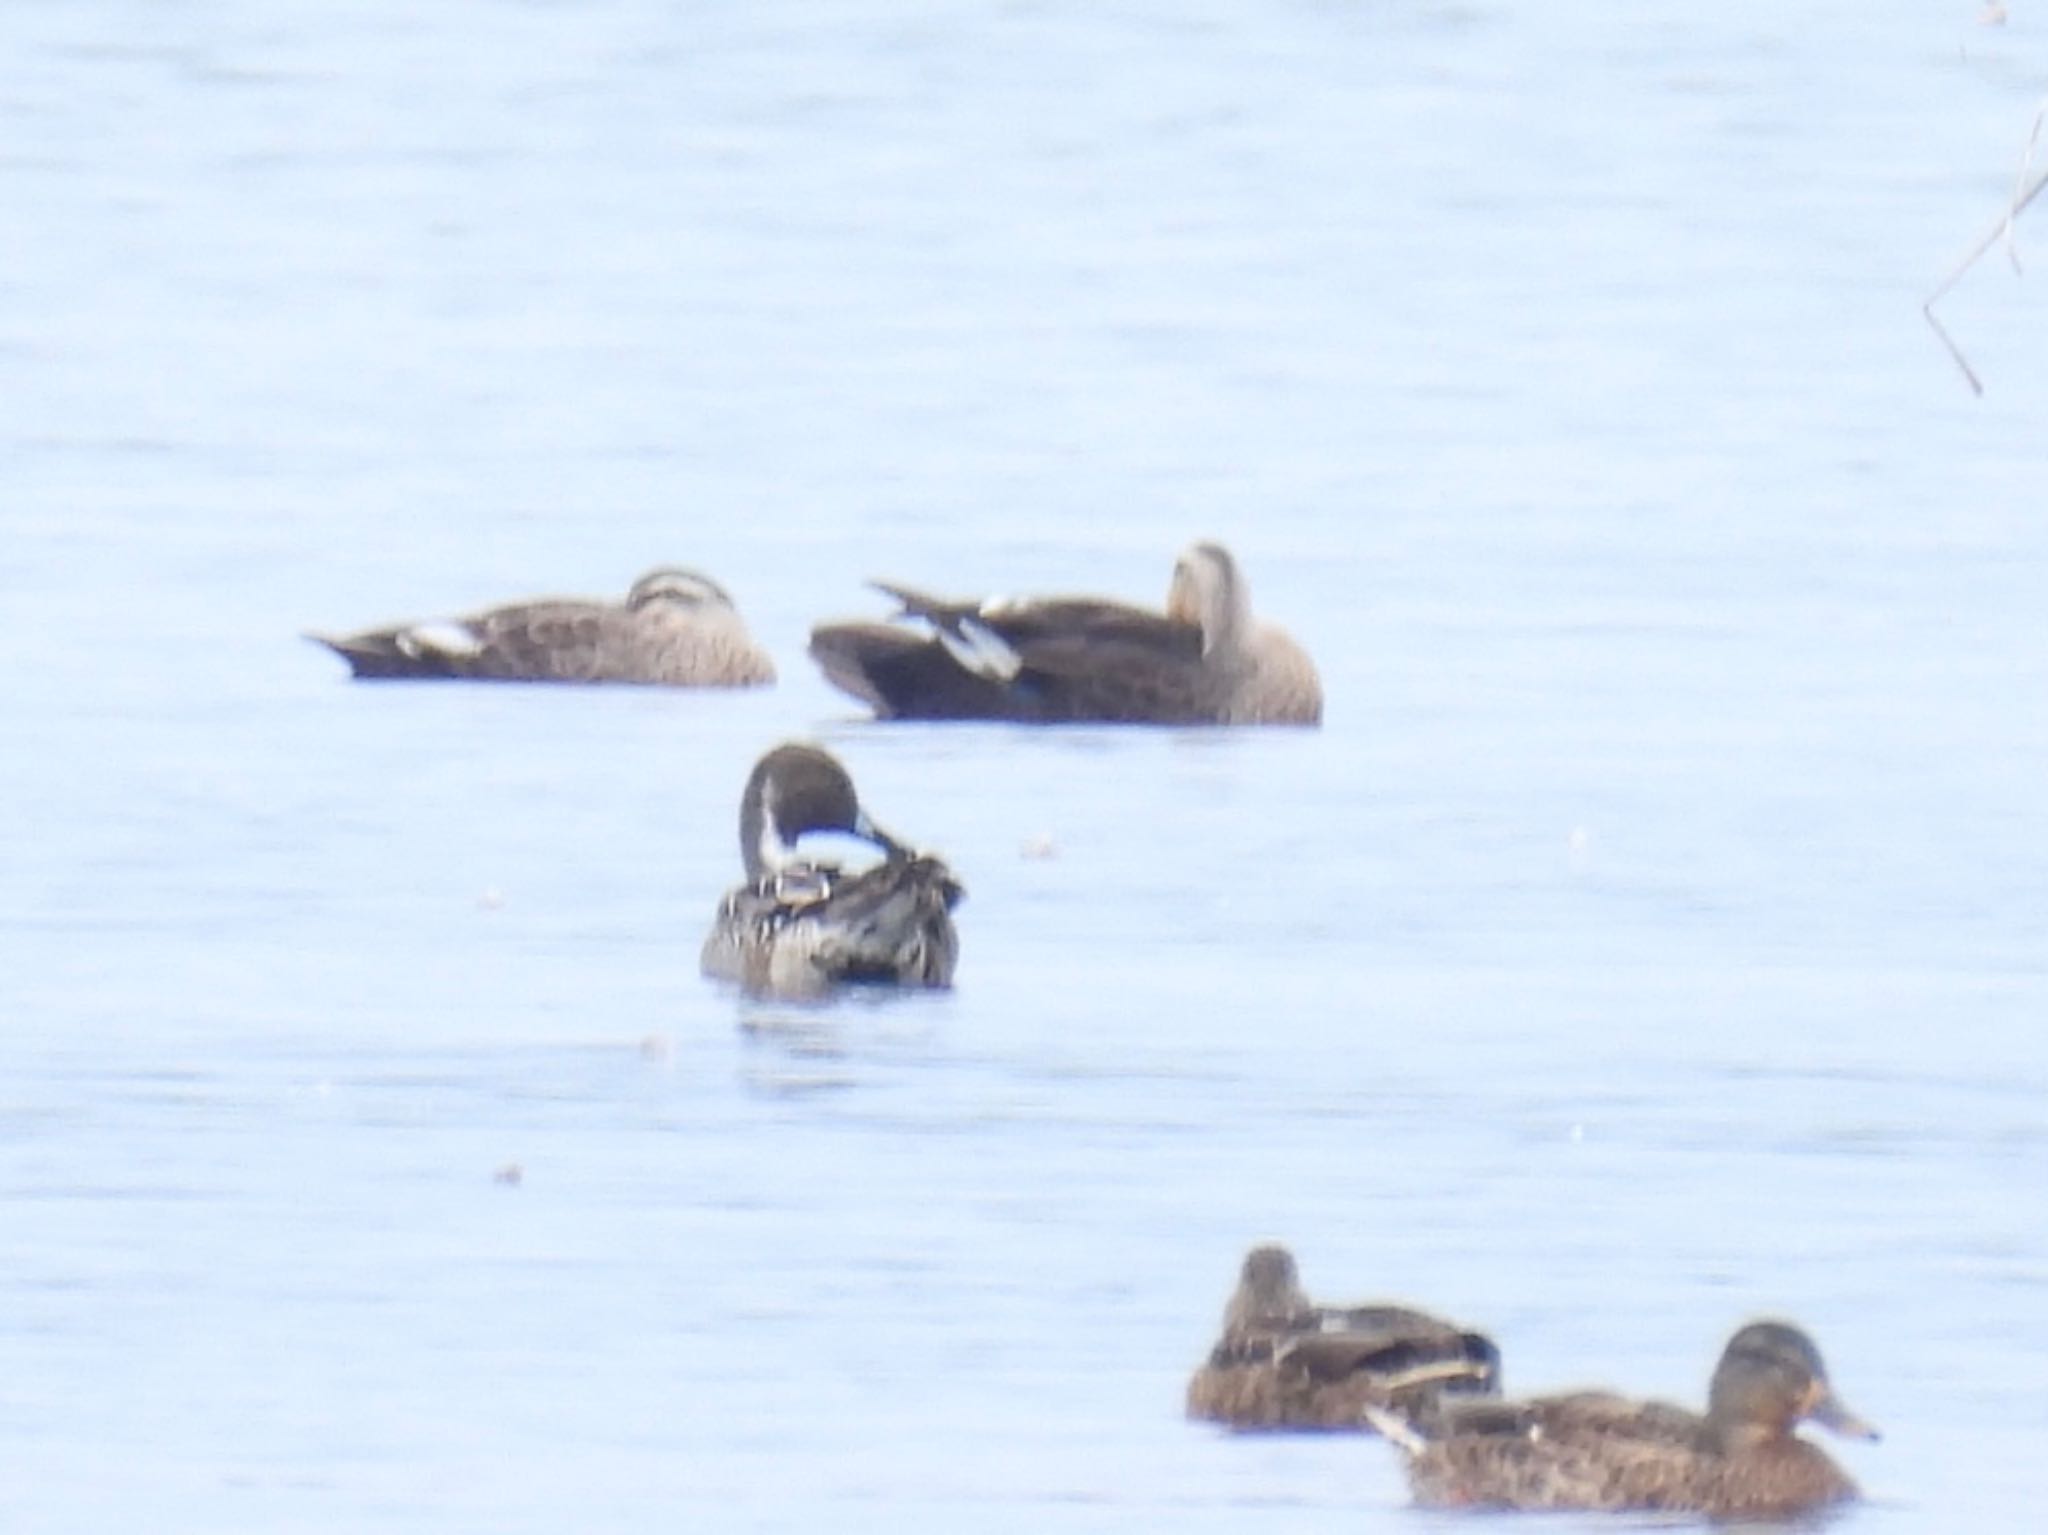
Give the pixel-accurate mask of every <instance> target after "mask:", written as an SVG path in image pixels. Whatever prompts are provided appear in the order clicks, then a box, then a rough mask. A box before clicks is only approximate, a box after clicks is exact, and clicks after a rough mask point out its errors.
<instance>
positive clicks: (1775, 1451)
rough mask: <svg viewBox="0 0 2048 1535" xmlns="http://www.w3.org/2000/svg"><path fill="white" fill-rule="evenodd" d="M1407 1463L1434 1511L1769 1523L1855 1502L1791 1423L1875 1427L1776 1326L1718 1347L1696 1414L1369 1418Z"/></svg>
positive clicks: (1792, 1336)
mask: <svg viewBox="0 0 2048 1535" xmlns="http://www.w3.org/2000/svg"><path fill="white" fill-rule="evenodd" d="M1374 1416H1375V1418H1376V1421H1377V1422H1378V1424H1379V1426H1380V1427H1381V1428H1382V1429H1384V1430H1385V1432H1386V1434H1387V1437H1388V1438H1389V1439H1392V1440H1394V1441H1395V1442H1396V1443H1397V1444H1399V1445H1401V1446H1402V1448H1403V1451H1404V1453H1405V1454H1406V1455H1407V1457H1408V1476H1409V1482H1410V1484H1411V1486H1412V1487H1413V1488H1414V1491H1415V1496H1416V1501H1417V1502H1419V1503H1423V1504H1425V1505H1428V1506H1432V1507H1439V1508H1485V1509H1535V1510H1568V1509H1581V1510H1594V1511H1623V1510H1637V1511H1644V1512H1666V1513H1695V1514H1707V1515H1711V1516H1713V1517H1715V1518H1722V1519H1781V1518H1787V1517H1791V1516H1794V1515H1798V1514H1803V1513H1808V1512H1811V1511H1813V1510H1815V1509H1819V1508H1824V1507H1827V1506H1830V1505H1832V1504H1837V1503H1842V1502H1846V1501H1848V1500H1851V1499H1853V1498H1855V1497H1856V1496H1857V1495H1858V1494H1857V1489H1856V1484H1855V1483H1854V1482H1853V1481H1851V1480H1850V1479H1849V1477H1848V1476H1847V1475H1846V1474H1844V1473H1843V1472H1842V1470H1841V1469H1840V1468H1839V1467H1837V1466H1836V1465H1835V1463H1834V1462H1833V1461H1832V1460H1830V1459H1829V1458H1828V1456H1827V1455H1826V1453H1825V1452H1823V1451H1822V1450H1821V1449H1820V1447H1819V1446H1817V1445H1814V1444H1811V1443H1809V1442H1807V1441H1806V1440H1804V1439H1801V1438H1799V1437H1798V1436H1797V1435H1796V1434H1795V1433H1794V1432H1793V1428H1794V1426H1795V1425H1796V1424H1797V1423H1798V1422H1799V1420H1800V1419H1802V1418H1812V1419H1814V1420H1815V1421H1816V1422H1819V1423H1822V1424H1823V1425H1824V1426H1827V1427H1829V1428H1832V1429H1834V1430H1835V1431H1836V1432H1837V1433H1842V1434H1846V1435H1850V1436H1854V1437H1862V1438H1873V1439H1874V1438H1876V1437H1877V1435H1876V1431H1875V1430H1873V1429H1871V1428H1870V1427H1869V1426H1868V1425H1866V1424H1864V1423H1863V1422H1862V1421H1861V1420H1859V1419H1857V1418H1856V1417H1854V1416H1853V1415H1852V1414H1850V1413H1849V1412H1848V1410H1847V1409H1845V1408H1844V1407H1843V1406H1842V1405H1841V1404H1840V1402H1839V1401H1837V1400H1836V1398H1835V1396H1834V1394H1833V1392H1832V1390H1831V1389H1830V1388H1829V1386H1828V1382H1827V1372H1826V1370H1825V1368H1824V1367H1823V1365H1822V1364H1821V1359H1820V1354H1819V1351H1818V1350H1817V1349H1815V1348H1814V1346H1813V1343H1812V1341H1811V1340H1810V1339H1808V1338H1807V1337H1806V1335H1805V1334H1804V1333H1802V1332H1801V1331H1799V1329H1798V1328H1796V1327H1793V1326H1791V1325H1789V1324H1787V1323H1783V1322H1755V1323H1751V1324H1750V1325H1749V1326H1747V1327H1744V1328H1743V1329H1741V1330H1740V1331H1739V1332H1737V1333H1736V1334H1735V1336H1734V1337H1733V1338H1732V1339H1731V1340H1730V1341H1729V1344H1728V1347H1727V1349H1726V1351H1725V1352H1724V1353H1723V1354H1722V1356H1721V1361H1720V1363H1719V1365H1718V1366H1717V1368H1716V1369H1715V1371H1714V1379H1713V1383H1712V1386H1711V1388H1710V1390H1709V1397H1708V1408H1707V1412H1706V1413H1705V1414H1704V1415H1702V1414H1699V1413H1695V1412H1690V1411H1688V1410H1687V1409H1685V1408H1682V1407H1676V1406H1672V1405H1671V1404H1669V1403H1665V1402H1648V1401H1636V1400H1632V1399H1630V1398H1627V1397H1621V1396H1615V1395H1612V1394H1609V1393H1606V1392H1580V1393H1576V1394H1572V1395H1567V1396H1554V1397H1538V1398H1533V1399H1531V1400H1528V1401H1523V1402H1495V1403H1473V1404H1469V1405H1467V1404H1459V1405H1457V1406H1455V1407H1447V1408H1445V1409H1444V1410H1443V1411H1442V1413H1441V1414H1439V1415H1437V1416H1435V1417H1432V1418H1428V1419H1411V1420H1409V1421H1406V1422H1403V1421H1399V1420H1400V1419H1401V1418H1402V1416H1403V1415H1401V1414H1399V1413H1395V1414H1384V1413H1380V1412H1377V1411H1376V1412H1375V1413H1374Z"/></svg>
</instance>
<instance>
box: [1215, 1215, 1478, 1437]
mask: <svg viewBox="0 0 2048 1535" xmlns="http://www.w3.org/2000/svg"><path fill="white" fill-rule="evenodd" d="M1499 1384H1500V1354H1499V1351H1498V1350H1497V1349H1495V1348H1494V1346H1493V1344H1492V1342H1491V1341H1490V1340H1489V1339H1487V1338H1486V1337H1484V1336H1483V1335H1481V1334H1479V1333H1476V1332H1467V1331H1465V1330H1464V1329H1462V1328H1459V1327H1455V1326H1453V1325H1452V1324H1451V1323H1449V1322H1445V1321H1442V1320H1440V1319H1439V1318H1437V1317H1433V1316H1430V1315H1428V1314H1427V1313H1426V1312H1421V1311H1414V1310H1411V1309H1409V1308H1408V1307H1405V1306H1389V1305H1369V1306H1319V1305H1317V1304H1316V1303H1315V1302H1313V1301H1311V1300H1310V1299H1309V1298H1308V1296H1307V1295H1306V1294H1305V1293H1304V1292H1303V1290H1302V1288H1301V1282H1300V1277H1299V1274H1298V1272H1297V1270H1296V1268H1295V1264H1294V1257H1293V1255H1292V1254H1291V1253H1289V1252H1288V1251H1287V1249H1286V1248H1284V1247H1278V1246H1265V1247H1255V1248H1253V1249H1252V1251H1251V1252H1250V1253H1249V1254H1248V1255H1247V1256H1246V1258H1245V1260H1244V1269H1243V1272H1242V1275H1241V1277H1240V1278H1239V1281H1238V1286H1237V1290H1236V1292H1235V1293H1234V1294H1233V1295H1232V1296H1231V1298H1230V1304H1229V1305H1228V1306H1227V1307H1226V1308H1225V1309H1224V1313H1223V1336H1222V1338H1221V1339H1220V1340H1219V1341H1218V1342H1217V1344H1216V1347H1215V1348H1214V1349H1213V1350H1211V1351H1210V1354H1209V1357H1208V1359H1207V1360H1206V1361H1205V1362H1204V1363H1203V1365H1202V1366H1201V1368H1200V1369H1198V1370H1196V1371H1195V1374H1194V1378H1193V1379H1192V1380H1190V1381H1189V1382H1188V1396H1187V1409H1188V1416H1189V1417H1191V1418H1203V1419H1208V1420H1210V1421H1213V1422H1217V1423H1226V1424H1228V1425H1230V1426H1231V1427H1232V1428H1238V1429H1343V1430H1350V1431H1352V1432H1356V1433H1364V1432H1369V1431H1370V1425H1369V1424H1368V1423H1367V1422H1366V1419H1365V1409H1366V1408H1367V1407H1368V1406H1379V1407H1396V1406H1398V1407H1399V1408H1400V1409H1401V1411H1402V1412H1403V1413H1405V1414H1408V1415H1411V1416H1415V1417H1418V1418H1421V1417H1425V1416H1427V1415H1428V1413H1430V1412H1431V1411H1433V1410H1434V1404H1435V1403H1436V1401H1437V1399H1438V1398H1439V1397H1440V1396H1442V1395H1443V1394H1444V1393H1447V1392H1448V1393H1452V1394H1458V1393H1464V1394H1468V1395H1469V1394H1485V1393H1490V1392H1493V1391H1496V1390H1498V1389H1499Z"/></svg>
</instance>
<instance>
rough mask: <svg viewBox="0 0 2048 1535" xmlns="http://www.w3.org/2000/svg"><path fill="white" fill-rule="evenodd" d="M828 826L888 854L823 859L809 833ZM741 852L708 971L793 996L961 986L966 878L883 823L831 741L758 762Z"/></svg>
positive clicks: (743, 804)
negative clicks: (870, 987)
mask: <svg viewBox="0 0 2048 1535" xmlns="http://www.w3.org/2000/svg"><path fill="white" fill-rule="evenodd" d="M821 832H822V833H831V832H836V833H840V834H842V835H845V836H850V837H855V838H858V839H860V840H862V841H864V842H868V843H870V844H872V845H873V846H875V847H876V848H879V849H880V850H881V852H882V861H881V862H880V863H878V864H876V865H874V866H873V867H871V868H867V869H845V868H841V867H840V866H839V865H837V864H834V863H827V862H823V861H819V860H817V859H814V858H812V857H810V856H808V855H807V853H806V851H805V850H803V849H802V848H800V847H799V845H798V844H799V842H800V839H802V838H803V837H804V836H806V835H807V834H810V833H821ZM740 858H741V862H742V865H743V867H744V868H745V871H746V880H745V882H744V883H743V884H741V885H739V886H738V887H736V888H735V889H733V890H732V891H730V892H728V893H727V895H726V896H725V898H724V899H723V900H722V901H720V902H719V906H718V913H717V915H716V917H714V918H713V920H712V923H711V931H710V933H709V935H708V936H706V938H705V940H704V948H703V954H702V959H701V963H702V968H703V971H704V974H706V975H707V976H710V977H712V978H714V979H716V980H722V981H731V982H734V983H736V984H737V985H738V986H739V987H740V988H741V989H742V990H744V991H747V992H749V993H752V994H754V995H757V996H769V997H781V998H816V997H820V996H823V995H825V994H827V993H829V992H831V991H832V990H833V989H835V988H836V987H839V986H843V985H849V984H860V983H868V984H879V985H892V986H904V987H932V988H944V987H948V986H951V985H952V983H953V971H954V967H955V965H956V963H957V961H958V959H959V953H960V940H959V935H958V933H957V932H956V931H955V929H954V925H953V908H954V907H955V906H957V905H958V904H959V903H960V900H961V898H962V896H963V894H964V890H963V887H962V886H961V884H960V882H959V880H958V879H956V878H955V877H954V875H953V872H952V870H951V869H949V868H947V867H946V865H945V863H944V862H942V861H941V860H940V859H938V858H937V857H935V856H933V855H932V854H930V853H923V852H917V851H915V850H913V849H912V848H910V847H908V846H906V845H905V844H904V843H902V842H900V841H898V840H897V839H896V838H895V837H893V836H891V835H890V834H889V833H888V832H886V831H884V830H882V828H881V827H880V826H878V825H876V824H875V822H874V821H873V819H871V818H870V817H869V815H868V813H867V811H866V810H865V809H863V808H862V806H861V803H860V797H859V795H858V794H857V793H856V792H855V791H854V787H853V779H852V778H851V777H850V776H849V775H848V774H847V771H846V769H845V768H844V767H843V766H842V765H841V764H840V762H839V760H838V759H837V758H836V757H834V756H832V754H831V753H830V752H827V751H826V750H824V749H823V748H822V747H818V746H812V745H809V744H807V743H803V742H789V743H785V744H783V745H781V746H777V747H776V748H774V749H773V750H772V751H770V752H768V753H767V755H765V756H763V757H762V758H761V760H760V761H759V762H757V763H756V764H755V765H754V770H753V772H752V773H750V774H749V775H748V777H747V784H746V788H745V790H744V791H743V792H742V793H741V795H740Z"/></svg>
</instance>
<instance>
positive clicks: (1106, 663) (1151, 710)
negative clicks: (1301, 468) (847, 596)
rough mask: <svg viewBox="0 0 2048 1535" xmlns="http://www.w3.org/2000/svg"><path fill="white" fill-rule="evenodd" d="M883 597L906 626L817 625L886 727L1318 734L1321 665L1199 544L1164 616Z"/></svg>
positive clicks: (1076, 606)
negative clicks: (1297, 728)
mask: <svg viewBox="0 0 2048 1535" xmlns="http://www.w3.org/2000/svg"><path fill="white" fill-rule="evenodd" d="M875 585H876V586H877V587H878V588H879V589H880V590H882V591H884V592H887V593H888V594H889V595H890V596H891V597H894V598H895V599H896V601H897V602H898V603H899V604H901V611H900V613H899V614H898V617H899V618H907V619H911V620H914V621H916V623H917V624H918V625H920V626H922V627H919V628H906V627H903V626H901V625H899V624H887V623H884V624H876V623H836V624H820V625H819V626H818V627H817V628H815V629H813V630H812V631H811V655H812V656H813V657H814V658H815V659H816V660H817V662H818V664H819V666H820V667H822V668H823V669H824V672H825V676H826V677H827V678H828V679H829V680H830V681H831V682H832V683H833V685H834V686H836V687H838V688H841V689H843V690H844V691H846V692H848V693H851V694H852V695H853V696H854V697H856V698H858V699H860V700H861V701H862V702H863V703H866V704H867V705H869V707H871V708H872V709H873V710H874V711H875V714H876V715H877V717H879V718H882V719H999V720H1016V721H1021V722H1026V723H1034V724H1056V723H1072V722H1083V721H1089V722H1096V723H1108V724H1151V725H1314V724H1317V723H1319V722H1320V721H1321V719H1322V715H1323V689H1322V682H1321V680H1320V679H1319V678H1318V677H1317V675H1316V668H1315V663H1314V662H1312V661H1311V660H1309V658H1308V654H1307V652H1305V651H1304V650H1302V648H1301V647H1300V646H1299V645H1297V644H1296V643H1295V642H1294V640H1293V639H1292V638H1290V637H1289V636H1288V634H1287V633H1286V631H1284V630H1282V629H1280V628H1278V627H1277V626H1275V625H1272V624H1267V623H1262V622H1260V621H1259V620H1258V619H1256V618H1255V617H1254V616H1253V615H1252V611H1251V596H1250V592H1249V590H1248V588H1247V587H1246V584H1245V581H1244V578H1243V576H1242V575H1241V574H1240V573H1239V571H1238V568H1237V562H1236V561H1235V560H1234V559H1233V558H1232V557H1231V555H1230V552H1229V551H1228V550H1227V549H1225V548H1224V547H1223V546H1222V545H1221V544H1216V543H1206V542H1205V543H1197V544H1193V545H1190V546H1189V547H1188V549H1187V550H1186V551H1185V552H1183V553H1182V555H1181V557H1180V560H1179V562H1178V563H1177V564H1176V565H1175V567H1174V573H1173V581H1172V584H1171V586H1170V587H1169V589H1168V592H1167V600H1166V607H1165V609H1164V611H1157V610H1153V609H1148V608H1140V607H1132V606H1130V605H1128V604H1125V603H1120V602H1109V601H1104V600H1099V599H1095V598H1086V597H1048V598H1030V599H1011V598H989V599H986V600H982V601H976V602H953V601H948V600H946V599H944V598H938V597H931V596H927V595H926V594H924V593H922V592H918V591H913V590H912V589H911V588H909V587H906V586H893V585H889V584H886V583H883V582H876V583H875Z"/></svg>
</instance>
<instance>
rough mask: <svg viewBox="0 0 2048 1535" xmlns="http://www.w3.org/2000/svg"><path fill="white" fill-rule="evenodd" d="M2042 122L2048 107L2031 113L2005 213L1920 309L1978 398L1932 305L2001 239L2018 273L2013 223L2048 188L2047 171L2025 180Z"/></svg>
mask: <svg viewBox="0 0 2048 1535" xmlns="http://www.w3.org/2000/svg"><path fill="white" fill-rule="evenodd" d="M2044 119H2048V106H2044V107H2042V108H2041V110H2040V111H2038V112H2036V113H2035V114H2034V131H2033V132H2032V133H2030V134H2028V135H2027V147H2026V151H2025V152H2024V153H2023V154H2022V155H2021V156H2020V173H2019V179H2018V180H2017V181H2016V182H2014V183H2013V189H2012V200H2011V201H2010V202H2009V203H2007V205H2006V209H2005V212H2004V214H2002V215H2001V216H2000V218H1999V220H1998V222H1997V223H1995V224H1993V225H1992V226H1991V229H1990V232H1989V233H1987V234H1986V235H1985V236H1984V238H1983V239H1981V240H1979V241H1978V242H1977V243H1976V244H1975V245H1973V246H1971V247H1970V253H1969V254H1968V255H1967V256H1965V257H1963V259H1962V260H1961V261H1960V262H1959V263H1957V265H1956V269H1955V270H1954V271H1953V272H1950V273H1949V274H1948V276H1947V277H1946V278H1944V279H1943V281H1942V283H1941V286H1939V287H1938V288H1936V289H1935V290H1934V291H1933V292H1932V293H1930V294H1928V295H1927V301H1926V302H1925V303H1924V304H1922V305H1921V306H1920V312H1921V313H1922V314H1924V315H1925V316H1927V323H1928V324H1929V325H1931V326H1933V327H1934V334H1935V335H1937V336H1939V337H1940V338H1941V344H1942V345H1943V346H1945V347H1947V348H1948V355H1949V356H1951V357H1953V358H1954V359H1955V363H1956V366H1957V367H1958V368H1961V369H1962V370H1963V377H1964V378H1966V379H1968V380H1969V382H1970V388H1971V390H1972V391H1973V392H1975V393H1977V394H1980V395H1981V394H1982V393H1983V392H1984V385H1983V383H1982V381H1980V380H1979V379H1978V377H1977V375H1976V373H1975V372H1974V371H1973V370H1972V369H1971V367H1970V364H1969V362H1968V361H1967V360H1965V358H1964V357H1963V352H1962V348H1961V347H1959V346H1957V345H1956V344H1955V342H1954V341H1953V340H1951V339H1950V337H1949V333H1948V332H1947V331H1945V330H1943V329H1942V326H1941V321H1939V320H1937V319H1936V318H1935V317H1934V306H1935V305H1936V304H1937V303H1939V302H1940V300H1941V298H1942V296H1943V295H1944V294H1946V293H1947V292H1948V291H1949V289H1951V288H1953V287H1954V286H1955V285H1956V284H1957V283H1959V282H1961V281H1962V280H1963V275H1964V274H1965V273H1966V272H1968V271H1969V270H1970V268H1971V267H1973V266H1975V265H1976V264H1977V262H1978V259H1979V258H1980V257H1982V256H1983V254H1984V253H1985V252H1986V251H1988V250H1990V249H1991V247H1992V246H1994V245H1996V244H1998V242H1999V241H2000V240H2003V241H2004V242H2005V253H2006V257H2007V259H2008V260H2010V261H2011V262H2012V269H2013V270H2014V271H2015V272H2018V271H2020V270H2021V267H2020V253H2019V245H2018V243H2017V241H2016V240H2015V238H2014V235H2013V221H2014V220H2015V219H2017V218H2018V217H2019V216H2020V213H2021V211H2022V210H2024V209H2025V207H2026V206H2027V204H2028V203H2030V202H2032V201H2033V200H2034V199H2035V198H2036V197H2039V196H2040V195H2041V191H2042V189H2043V188H2044V187H2048V171H2043V172H2042V173H2041V174H2040V175H2038V176H2035V177H2034V178H2033V179H2032V181H2031V182H2030V181H2029V180H2028V174H2029V172H2031V171H2032V170H2033V167H2034V148H2035V146H2036V145H2037V144H2039V143H2040V140H2041V124H2042V121H2043V120H2044Z"/></svg>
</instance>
